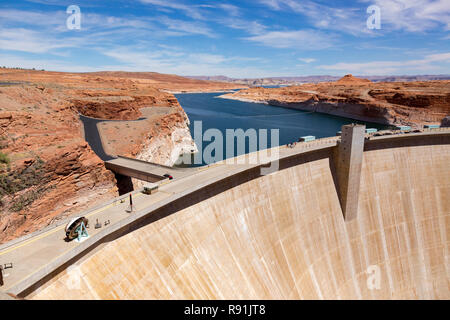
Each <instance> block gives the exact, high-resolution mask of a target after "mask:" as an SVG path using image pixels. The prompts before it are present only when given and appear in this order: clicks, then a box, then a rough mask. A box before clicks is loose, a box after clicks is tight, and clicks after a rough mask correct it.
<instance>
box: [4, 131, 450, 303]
mask: <svg viewBox="0 0 450 320" xmlns="http://www.w3.org/2000/svg"><path fill="white" fill-rule="evenodd" d="M356 129H358V128H357V127H356ZM343 133H344V130H343ZM352 137H358V135H357V134H356V135H354V136H352ZM342 138H344V137H342ZM350 141H352V142H351V144H352V143H353V144H354V143H356V144H357V145H359V146H360V147H361V144H360V143H359V144H358V141H355V140H353V138H352V140H350ZM359 142H360V140H359ZM344 146H345V144H343V143H341V144H339V143H338V138H334V137H333V138H327V139H320V140H316V141H313V142H308V143H299V144H297V146H296V147H295V148H286V147H280V148H279V151H280V161H279V170H278V171H276V172H274V173H273V174H270V175H267V176H261V175H260V168H261V165H249V164H242V165H228V164H225V163H224V162H222V163H217V164H215V165H211V166H209V167H207V168H198V169H197V168H196V169H194V170H195V172H194V173H193V174H191V175H188V176H185V177H183V178H180V179H177V177H175V179H174V180H173V181H170V182H168V181H166V182H167V183H165V184H162V185H160V187H159V192H157V193H155V194H152V195H142V194H141V193H140V190H139V191H137V192H134V193H133V194H134V195H135V200H134V201H135V202H136V206H137V210H136V212H134V213H131V214H128V213H125V207H126V203H123V202H121V201H122V200H123V199H126V198H127V196H128V195H125V196H123V197H121V198H118V199H114V200H112V201H111V202H110V203H108V204H106V206H99V207H97V208H94V209H92V210H89V211H88V212H86V213H84V214H83V215H85V216H88V217H89V219H90V220H92V219H99V218H100V219H103V220H104V219H108V220H110V221H111V223H110V224H109V225H107V226H104V227H103V228H101V229H97V230H93V229H92V228H91V229H89V233H90V237H89V238H88V239H86V240H85V241H84V242H81V243H76V242H69V243H66V242H64V241H63V240H62V238H63V235H64V231H63V223H64V222H62V223H60V224H59V225H57V226H51V227H49V228H47V229H45V230H43V231H41V232H37V233H34V234H32V235H28V236H26V237H24V238H21V239H18V240H15V241H13V242H10V243H7V244H5V245H3V246H1V247H0V262H1V263H6V262H13V263H14V268H13V269H12V270H8V275H7V277H5V278H4V280H5V285H4V286H3V287H0V290H1V291H4V292H8V293H12V294H15V295H18V296H21V297H30V298H50V299H52V298H54V299H55V298H183V297H184V298H285V299H296V298H379V297H391V298H392V297H394V298H395V297H398V296H400V297H403V298H405V297H406V298H413V297H415V296H414V294H415V295H416V297H421V298H435V297H438V298H439V297H440V298H448V297H449V295H448V285H447V284H448V277H449V276H448V275H449V270H448V268H449V267H448V244H447V243H448V237H449V236H448V233H449V232H448V230H449V228H450V226H449V224H448V222H446V221H448V219H449V215H450V204H449V203H448V198H449V197H448V192H449V190H450V186H449V185H448V184H449V183H448V181H449V178H450V177H449V176H448V175H449V173H448V171H449V170H448V163H449V155H450V152H449V146H450V130H448V129H440V130H428V131H424V132H422V133H411V134H399V135H391V136H383V137H373V136H372V137H370V139H366V140H365V141H364V156H363V157H362V160H359V158H358V156H357V155H358V153H353V154H352V153H350V154H344V153H342V152H341V153H340V156H339V152H340V151H339V148H343V147H344ZM360 151H361V152H362V150H361V148H360ZM424 152H428V154H427V155H426V156H427V157H428V158H429V159H428V158H427V157H425V156H424V155H423V153H424ZM336 153H338V154H336ZM339 159H340V160H341V161H343V164H342V165H340V164H339V161H338V160H339ZM263 166H264V165H263ZM339 166H341V167H339ZM433 166H434V167H433ZM355 167H356V170H359V171H360V172H359V178H358V175H352V174H348V175H346V174H345V172H346V171H348V172H352V170H351V168H355ZM333 168H334V169H333ZM358 168H359V169H358ZM339 170H341V171H342V172H344V174H342V173H341V174H340V175H341V177H339ZM405 170H409V171H405ZM421 170H423V172H421ZM446 170H447V171H446ZM409 173H414V174H411V175H409ZM439 173H440V174H439ZM342 175H343V176H344V177H345V176H346V177H348V179H345V178H344V179H343V178H342ZM355 181H360V191H359V192H358V194H359V201H358V197H357V196H356V199H355V197H353V196H354V195H355V194H354V193H355V192H354V190H355V189H354V185H353V187H352V183H353V182H355ZM433 182H435V183H436V184H435V185H433ZM382 183H385V184H386V185H383V186H382V185H381V184H382ZM407 186H409V187H407ZM411 186H414V188H412V191H411V190H410V189H411ZM352 188H353V189H352ZM371 188H372V190H371ZM408 188H409V189H408ZM337 190H339V192H336V191H337ZM342 190H345V191H342ZM352 190H353V191H352ZM411 192H412V193H411ZM415 196H420V197H421V199H422V200H424V203H423V204H422V203H420V202H418V201H417V200H415V199H414V197H415ZM345 197H347V198H345ZM351 197H353V198H351ZM383 199H384V200H383ZM355 201H356V203H358V202H359V205H357V206H356V207H355ZM343 203H345V204H343ZM350 204H351V205H350ZM341 206H342V208H343V210H341ZM427 206H428V207H427ZM346 208H347V209H346ZM356 209H357V211H358V214H357V216H356ZM346 210H348V211H346ZM343 214H344V215H345V221H344V219H343ZM355 217H356V219H354V218H355ZM422 229H423V230H426V231H427V233H424V231H422ZM430 230H431V231H430ZM392 232H394V234H392ZM208 239H209V240H208ZM388 244H389V245H388ZM212 257H213V258H212ZM249 259H250V260H249ZM422 262H423V264H424V265H421V263H422ZM371 264H378V265H379V266H380V268H381V270H382V273H383V274H382V275H383V277H384V279H385V281H386V283H385V287H383V288H382V289H380V291H368V290H367V288H365V287H364V285H363V283H365V277H366V276H365V267H367V266H368V265H371ZM272 265H273V266H272ZM406 265H407V266H408V267H405V266H406ZM71 266H74V269H72V268H71ZM402 266H403V267H402ZM402 268H403V269H402ZM405 268H406V269H405ZM222 269H223V270H222ZM139 270H140V271H139ZM399 270H400V271H399ZM401 270H403V272H402V271H401ZM405 270H407V271H405ZM405 272H406V273H405ZM74 275H75V277H78V276H79V278H80V281H81V284H80V286H81V288H80V289H77V288H72V289H70V288H69V289H68V288H67V283H68V282H67V281H68V279H69V280H70V279H73V277H74ZM77 275H78V276H77ZM108 279H109V280H108ZM208 279H209V280H208ZM106 280H108V281H106ZM124 281H125V282H126V283H127V285H125V284H124ZM439 281H443V283H439ZM105 283H109V284H108V285H107V284H105ZM124 286H125V287H126V288H127V289H119V288H124ZM445 289H447V291H445Z"/></svg>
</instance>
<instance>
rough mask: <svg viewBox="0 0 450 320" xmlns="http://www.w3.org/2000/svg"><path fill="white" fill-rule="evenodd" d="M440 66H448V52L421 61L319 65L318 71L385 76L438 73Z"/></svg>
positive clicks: (427, 56) (449, 53)
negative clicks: (423, 72) (425, 72)
mask: <svg viewBox="0 0 450 320" xmlns="http://www.w3.org/2000/svg"><path fill="white" fill-rule="evenodd" d="M442 64H450V52H443V53H435V54H429V55H426V56H424V57H423V58H422V59H414V60H405V61H371V62H361V63H346V62H340V63H336V64H332V65H321V66H318V69H323V70H332V71H338V72H345V73H348V72H351V73H358V74H362V75H387V74H395V73H397V74H398V73H407V72H420V71H430V70H433V71H437V72H438V71H439V70H442V69H441V65H442Z"/></svg>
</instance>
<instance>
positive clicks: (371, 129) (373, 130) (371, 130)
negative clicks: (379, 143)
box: [366, 128, 378, 133]
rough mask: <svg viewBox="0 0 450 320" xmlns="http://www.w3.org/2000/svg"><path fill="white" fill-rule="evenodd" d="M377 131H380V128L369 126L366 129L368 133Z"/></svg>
mask: <svg viewBox="0 0 450 320" xmlns="http://www.w3.org/2000/svg"><path fill="white" fill-rule="evenodd" d="M377 131H378V129H375V128H367V129H366V133H375V132H377Z"/></svg>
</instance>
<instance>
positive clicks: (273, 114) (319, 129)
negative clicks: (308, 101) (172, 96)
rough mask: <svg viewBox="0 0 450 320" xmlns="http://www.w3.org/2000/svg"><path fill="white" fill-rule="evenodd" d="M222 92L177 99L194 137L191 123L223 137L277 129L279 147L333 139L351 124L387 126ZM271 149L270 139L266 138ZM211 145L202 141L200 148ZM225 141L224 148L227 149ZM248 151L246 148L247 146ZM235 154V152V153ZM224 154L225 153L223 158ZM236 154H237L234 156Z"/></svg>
mask: <svg viewBox="0 0 450 320" xmlns="http://www.w3.org/2000/svg"><path fill="white" fill-rule="evenodd" d="M222 94H223V93H183V94H177V95H176V98H177V99H178V101H179V102H180V104H181V106H182V107H183V109H184V110H185V111H186V113H187V115H188V117H189V120H190V122H191V124H190V129H191V134H192V136H193V137H194V131H193V127H194V121H202V130H203V132H205V131H206V130H207V129H210V128H216V129H219V130H220V131H221V132H222V133H223V135H224V136H225V130H226V129H238V128H241V129H243V130H244V131H245V130H247V129H251V128H253V129H256V130H259V129H268V131H269V137H270V129H279V144H280V145H283V144H287V143H291V142H294V141H298V138H299V137H301V136H306V135H313V136H315V137H316V138H323V137H330V136H335V135H336V132H337V131H339V130H341V126H342V125H345V124H350V123H360V124H365V125H366V127H368V128H377V129H384V128H387V126H384V125H380V124H375V123H368V122H364V121H357V120H353V119H348V118H342V117H337V116H332V115H327V114H322V113H315V112H307V111H299V110H294V109H288V108H281V107H274V106H269V105H265V104H259V103H248V102H241V101H235V100H229V99H221V98H216V97H217V96H220V95H222ZM268 141H269V142H268V146H269V147H270V139H268ZM210 143H211V142H208V141H205V142H203V147H205V146H206V145H208V144H210ZM225 144H226V143H225V141H224V149H225V148H226V145H225ZM246 152H248V146H247V147H246ZM236 153H237V152H236ZM225 154H226V152H225V151H224V155H225ZM235 155H239V154H235Z"/></svg>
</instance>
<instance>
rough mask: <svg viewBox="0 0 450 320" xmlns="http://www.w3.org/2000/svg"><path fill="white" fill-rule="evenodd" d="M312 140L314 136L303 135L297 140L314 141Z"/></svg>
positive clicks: (314, 138)
mask: <svg viewBox="0 0 450 320" xmlns="http://www.w3.org/2000/svg"><path fill="white" fill-rule="evenodd" d="M314 140H316V137H315V136H303V137H300V139H299V140H298V141H300V142H309V141H314Z"/></svg>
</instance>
